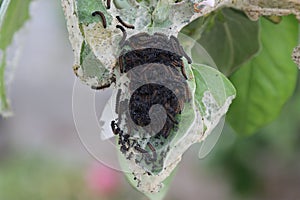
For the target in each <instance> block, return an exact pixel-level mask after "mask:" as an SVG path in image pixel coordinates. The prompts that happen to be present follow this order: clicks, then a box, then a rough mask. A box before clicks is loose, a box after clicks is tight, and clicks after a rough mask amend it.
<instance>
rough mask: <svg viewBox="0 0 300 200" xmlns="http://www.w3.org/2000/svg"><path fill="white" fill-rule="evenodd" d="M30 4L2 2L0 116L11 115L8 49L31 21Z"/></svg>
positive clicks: (0, 22) (0, 18) (0, 15)
mask: <svg viewBox="0 0 300 200" xmlns="http://www.w3.org/2000/svg"><path fill="white" fill-rule="evenodd" d="M30 2H31V0H22V1H20V0H3V1H1V2H0V3H1V7H0V115H8V114H10V108H9V102H8V99H7V97H6V89H5V86H6V85H5V71H6V69H5V68H6V63H7V61H6V58H7V56H6V49H7V47H8V46H9V45H10V44H11V42H12V40H13V36H14V34H15V33H16V32H17V31H18V30H19V29H20V28H21V27H22V25H23V24H24V22H25V21H26V20H28V19H29V4H30Z"/></svg>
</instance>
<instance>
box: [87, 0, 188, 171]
mask: <svg viewBox="0 0 300 200" xmlns="http://www.w3.org/2000/svg"><path fill="white" fill-rule="evenodd" d="M109 8H110V0H107V9H109ZM92 15H93V16H100V17H101V20H102V24H103V27H104V28H106V27H107V23H106V19H105V15H104V14H103V13H102V12H101V11H95V12H93V13H92ZM116 19H117V20H118V22H119V23H120V24H118V25H117V26H116V28H118V29H120V30H121V31H122V33H123V37H122V39H121V40H120V42H119V45H120V48H121V49H123V50H122V51H121V53H120V55H119V58H118V66H119V73H120V74H121V75H122V74H127V73H128V72H131V73H128V78H129V80H130V82H129V85H128V87H129V88H128V89H129V90H130V91H131V92H132V95H131V97H130V99H126V98H125V99H124V97H123V96H122V95H121V93H122V90H121V89H118V91H117V96H116V108H115V111H116V113H117V114H118V119H116V120H113V121H112V122H111V128H112V131H113V133H114V134H115V135H116V136H117V137H118V144H119V146H120V151H121V152H122V153H123V154H124V155H126V158H127V159H132V158H133V157H134V153H133V152H136V153H139V154H140V155H141V156H140V159H137V158H136V157H135V162H136V163H140V162H141V161H143V162H144V163H145V164H147V165H152V171H153V170H155V168H157V166H156V165H157V164H158V165H160V166H162V165H163V159H164V158H165V156H166V153H167V152H168V151H169V147H167V148H166V149H164V150H162V149H157V148H158V146H160V147H161V146H163V145H164V142H163V141H166V139H168V138H170V137H171V136H170V134H171V133H172V131H173V132H176V130H177V128H178V124H179V121H178V119H177V118H178V115H179V114H181V112H182V110H183V107H184V104H185V103H186V102H188V101H190V100H191V94H190V92H189V88H188V84H187V79H188V76H187V74H186V72H185V68H184V62H183V59H182V58H183V57H184V58H185V59H186V60H187V62H188V63H189V64H190V63H192V60H191V58H190V57H189V56H188V55H187V54H186V53H185V51H184V50H183V48H182V46H181V45H180V44H179V41H178V39H177V38H176V37H174V36H170V37H168V36H166V35H165V34H162V33H154V34H153V35H150V34H148V33H144V32H143V33H139V34H136V35H133V36H132V37H130V38H129V39H127V33H126V29H125V28H128V29H134V28H135V27H134V26H133V25H131V24H128V23H127V22H125V21H123V20H122V19H121V17H120V16H116ZM128 49H129V50H128ZM136 67H139V68H138V69H137V68H136ZM132 69H135V70H132ZM155 69H158V71H159V73H160V74H163V75H164V78H163V79H164V80H163V81H164V82H165V83H166V84H163V82H160V84H158V83H155V84H154V83H149V84H144V85H142V86H140V87H137V85H139V84H140V82H141V80H142V82H143V81H145V82H149V79H151V80H152V79H155V78H159V76H157V75H156V73H157V71H156V70H155ZM159 81H161V80H159ZM166 85H171V86H172V87H171V88H170V87H167V86H166ZM101 89H102V88H101ZM155 104H160V105H161V106H163V108H164V109H165V111H166V116H167V117H166V119H165V123H164V125H163V127H162V128H161V130H159V131H158V132H157V133H155V134H154V135H150V136H149V135H148V136H146V135H141V136H140V137H139V138H140V139H141V140H143V139H146V140H147V139H149V138H147V137H153V138H152V140H151V141H152V142H153V143H151V142H149V141H150V140H147V143H146V145H142V144H140V143H139V142H140V141H139V140H138V139H136V138H135V137H133V135H132V133H137V132H138V130H136V129H135V127H136V126H140V127H145V126H147V125H149V124H150V123H151V119H150V116H149V111H150V108H151V107H152V106H153V105H155ZM126 108H128V109H129V112H128V110H126ZM159 117H160V116H158V120H160V121H162V120H163V119H160V118H159ZM129 118H130V119H131V120H127V119H129ZM121 121H123V122H124V121H125V125H124V124H122V129H121V128H120V125H121V124H120V122H121ZM132 123H134V125H133V124H132ZM124 130H125V131H126V132H125V131H124ZM144 144H145V143H144ZM142 146H143V147H142ZM148 173H150V172H148Z"/></svg>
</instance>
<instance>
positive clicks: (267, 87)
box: [227, 16, 298, 135]
mask: <svg viewBox="0 0 300 200" xmlns="http://www.w3.org/2000/svg"><path fill="white" fill-rule="evenodd" d="M260 22H261V28H262V29H261V41H262V51H261V52H260V53H259V55H257V56H256V57H255V58H254V59H252V60H251V61H249V62H248V63H246V64H245V65H244V66H243V67H242V68H241V69H239V70H238V71H237V72H236V73H235V74H233V75H232V76H231V77H230V80H231V81H232V82H233V84H234V85H235V87H236V89H237V98H236V100H235V101H234V102H233V104H232V106H231V108H230V110H229V113H228V115H227V117H228V121H229V123H230V124H231V126H232V127H233V129H235V130H236V131H237V132H238V133H239V134H243V135H250V134H252V133H254V132H255V131H257V130H258V129H259V128H261V127H263V126H264V125H266V124H267V123H269V122H271V121H272V120H274V119H275V118H276V117H277V116H278V115H279V113H280V111H281V109H282V106H283V105H284V103H285V102H286V101H287V99H288V98H289V97H290V96H291V95H292V93H293V91H294V88H295V84H296V79H297V67H296V66H295V64H294V63H293V62H292V60H291V56H290V55H291V52H292V50H293V47H295V46H296V44H297V36H298V26H297V21H296V19H295V18H294V17H292V16H289V17H284V18H283V21H282V22H281V23H280V24H278V25H275V24H273V23H270V22H268V21H267V20H266V19H263V18H262V19H261V20H260Z"/></svg>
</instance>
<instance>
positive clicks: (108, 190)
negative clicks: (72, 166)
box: [86, 163, 120, 195]
mask: <svg viewBox="0 0 300 200" xmlns="http://www.w3.org/2000/svg"><path fill="white" fill-rule="evenodd" d="M86 180H87V184H88V187H89V188H90V189H91V190H93V191H94V192H96V193H100V194H102V195H109V194H112V193H113V192H114V191H116V190H117V189H118V187H119V185H120V174H118V172H117V171H115V170H113V169H111V168H109V167H106V166H104V165H101V164H99V163H95V164H93V165H92V166H91V167H90V168H89V169H88V171H87V176H86Z"/></svg>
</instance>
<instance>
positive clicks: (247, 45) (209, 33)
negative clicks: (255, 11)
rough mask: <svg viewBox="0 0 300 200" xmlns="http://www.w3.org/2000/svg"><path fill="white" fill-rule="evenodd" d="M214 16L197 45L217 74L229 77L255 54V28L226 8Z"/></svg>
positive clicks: (257, 46)
mask: <svg viewBox="0 0 300 200" xmlns="http://www.w3.org/2000/svg"><path fill="white" fill-rule="evenodd" d="M214 15H215V16H214V20H213V21H212V22H209V24H208V26H207V28H206V29H205V31H204V32H203V33H202V35H201V37H200V39H199V40H198V42H199V43H200V44H201V45H202V46H203V47H204V48H205V49H206V51H207V52H208V53H209V54H210V56H211V57H212V58H213V60H214V61H215V63H216V64H217V66H218V68H219V70H220V71H221V72H222V73H224V74H225V75H226V76H229V75H230V74H232V73H233V72H234V71H235V70H237V69H238V68H239V67H240V66H241V65H242V64H243V63H245V62H246V61H247V60H249V59H251V58H252V57H253V55H255V54H256V53H257V52H258V50H259V34H258V33H259V25H258V22H253V21H251V20H249V19H248V17H247V16H245V15H244V14H243V13H242V12H240V11H236V10H233V9H229V8H224V9H222V10H221V11H220V12H218V13H215V14H214ZM200 20H201V19H200ZM211 20H212V19H210V21H211Z"/></svg>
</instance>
